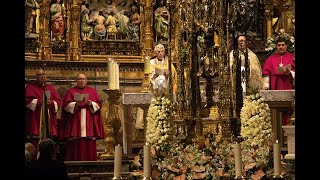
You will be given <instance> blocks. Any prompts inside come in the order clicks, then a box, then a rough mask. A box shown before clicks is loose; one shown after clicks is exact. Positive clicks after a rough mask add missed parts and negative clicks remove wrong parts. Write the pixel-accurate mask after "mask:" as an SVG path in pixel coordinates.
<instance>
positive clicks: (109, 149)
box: [99, 89, 122, 159]
mask: <svg viewBox="0 0 320 180" xmlns="http://www.w3.org/2000/svg"><path fill="white" fill-rule="evenodd" d="M104 92H105V93H107V95H108V98H107V100H108V101H109V114H108V117H107V119H106V120H105V123H104V131H105V132H104V133H105V139H104V146H105V152H104V153H102V154H101V155H100V156H99V158H100V159H110V158H113V157H114V146H115V144H120V140H119V137H120V136H119V128H120V126H121V122H120V118H119V114H118V113H117V110H116V109H117V108H116V106H117V105H119V104H120V102H119V98H120V96H121V95H122V93H121V92H120V90H117V89H116V90H110V89H107V90H104Z"/></svg>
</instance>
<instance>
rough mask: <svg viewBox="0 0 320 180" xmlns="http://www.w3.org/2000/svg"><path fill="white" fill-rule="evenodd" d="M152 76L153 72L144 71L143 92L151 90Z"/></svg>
mask: <svg viewBox="0 0 320 180" xmlns="http://www.w3.org/2000/svg"><path fill="white" fill-rule="evenodd" d="M150 78H151V73H144V78H143V80H142V90H141V92H146V93H148V92H151V83H150Z"/></svg>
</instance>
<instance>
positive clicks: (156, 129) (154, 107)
mask: <svg viewBox="0 0 320 180" xmlns="http://www.w3.org/2000/svg"><path fill="white" fill-rule="evenodd" d="M171 109H172V108H171V101H170V99H169V98H168V97H166V96H159V97H155V98H152V100H151V104H150V106H149V110H148V114H147V118H146V120H147V131H146V140H147V142H148V143H149V144H150V146H155V148H156V150H159V149H160V145H161V144H163V143H165V142H166V141H167V140H168V139H170V134H172V133H171V132H172V128H171V124H170V121H169V120H170V119H171V118H170V116H171V115H172V112H171Z"/></svg>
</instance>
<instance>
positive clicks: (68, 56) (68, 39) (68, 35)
mask: <svg viewBox="0 0 320 180" xmlns="http://www.w3.org/2000/svg"><path fill="white" fill-rule="evenodd" d="M71 7H72V0H68V1H67V2H66V24H67V25H66V42H67V43H66V48H67V50H66V60H67V61H70V59H71V54H70V48H71V43H72V41H71V35H72V34H71Z"/></svg>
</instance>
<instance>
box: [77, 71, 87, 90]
mask: <svg viewBox="0 0 320 180" xmlns="http://www.w3.org/2000/svg"><path fill="white" fill-rule="evenodd" d="M76 81H77V86H78V87H79V88H80V89H82V88H85V87H86V86H87V77H86V75H85V74H83V73H79V74H78V75H77V79H76Z"/></svg>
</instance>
